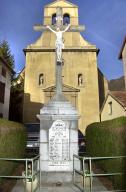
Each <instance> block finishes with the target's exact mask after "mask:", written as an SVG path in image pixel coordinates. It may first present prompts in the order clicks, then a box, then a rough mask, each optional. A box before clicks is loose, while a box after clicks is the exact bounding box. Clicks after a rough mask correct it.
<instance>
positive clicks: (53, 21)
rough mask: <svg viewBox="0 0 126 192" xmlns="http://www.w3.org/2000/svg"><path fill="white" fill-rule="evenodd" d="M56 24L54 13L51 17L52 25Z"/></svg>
mask: <svg viewBox="0 0 126 192" xmlns="http://www.w3.org/2000/svg"><path fill="white" fill-rule="evenodd" d="M55 24H56V13H54V14H53V15H52V25H55Z"/></svg>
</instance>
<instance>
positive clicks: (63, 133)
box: [49, 120, 69, 166]
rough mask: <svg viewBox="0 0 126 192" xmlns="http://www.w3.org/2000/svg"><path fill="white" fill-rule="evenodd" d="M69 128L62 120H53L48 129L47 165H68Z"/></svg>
mask: <svg viewBox="0 0 126 192" xmlns="http://www.w3.org/2000/svg"><path fill="white" fill-rule="evenodd" d="M68 161H69V129H68V125H67V124H65V122H63V121H62V120H57V121H55V122H54V123H53V124H52V126H51V128H50V129H49V165H50V166H63V165H68Z"/></svg>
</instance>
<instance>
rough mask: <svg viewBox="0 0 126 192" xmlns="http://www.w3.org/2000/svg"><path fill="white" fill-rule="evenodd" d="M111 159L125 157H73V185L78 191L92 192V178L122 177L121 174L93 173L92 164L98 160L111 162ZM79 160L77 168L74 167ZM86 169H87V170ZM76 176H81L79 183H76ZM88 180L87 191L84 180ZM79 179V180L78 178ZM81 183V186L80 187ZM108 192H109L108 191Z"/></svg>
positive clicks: (125, 157) (123, 157)
mask: <svg viewBox="0 0 126 192" xmlns="http://www.w3.org/2000/svg"><path fill="white" fill-rule="evenodd" d="M111 159H126V156H115V157H82V156H78V155H73V183H74V185H75V186H76V187H77V188H79V189H80V191H82V192H86V191H88V192H93V188H94V187H93V178H94V177H108V176H109V177H110V176H118V175H123V174H124V173H123V172H110V173H103V172H102V173H94V172H93V167H92V163H93V162H94V161H97V160H98V161H99V160H106V161H107V160H111ZM77 160H79V166H77V167H76V165H75V164H76V163H75V162H76V161H77ZM87 168H88V169H87ZM76 174H77V175H80V176H81V179H82V180H81V181H80V180H79V181H76ZM87 178H88V189H87V187H86V180H87ZM79 179H80V178H79ZM80 182H81V185H80ZM100 191H102V192H103V191H104V192H105V191H106V192H107V191H109V190H100ZM112 191H118V192H121V191H126V189H125V190H111V192H112ZM109 192H110V191H109Z"/></svg>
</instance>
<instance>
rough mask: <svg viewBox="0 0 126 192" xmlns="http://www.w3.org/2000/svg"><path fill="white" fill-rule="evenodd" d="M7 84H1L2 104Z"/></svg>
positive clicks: (0, 100)
mask: <svg viewBox="0 0 126 192" xmlns="http://www.w3.org/2000/svg"><path fill="white" fill-rule="evenodd" d="M4 96H5V83H3V82H0V103H4Z"/></svg>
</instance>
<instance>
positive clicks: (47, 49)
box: [23, 46, 100, 54]
mask: <svg viewBox="0 0 126 192" xmlns="http://www.w3.org/2000/svg"><path fill="white" fill-rule="evenodd" d="M23 51H24V53H25V54H26V53H27V52H55V48H50V47H44V48H26V49H23ZM99 51H100V50H99V49H97V48H96V47H93V46H92V47H86V46H85V47H68V48H65V49H63V52H96V53H97V54H98V53H99Z"/></svg>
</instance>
